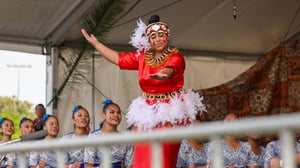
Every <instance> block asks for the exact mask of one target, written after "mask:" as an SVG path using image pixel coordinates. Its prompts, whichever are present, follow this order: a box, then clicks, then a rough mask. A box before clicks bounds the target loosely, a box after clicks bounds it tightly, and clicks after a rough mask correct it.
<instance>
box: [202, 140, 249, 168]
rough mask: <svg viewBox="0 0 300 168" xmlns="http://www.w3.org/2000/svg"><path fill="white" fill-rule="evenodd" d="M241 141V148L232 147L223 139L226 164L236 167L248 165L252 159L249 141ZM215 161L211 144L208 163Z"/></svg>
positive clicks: (226, 165)
mask: <svg viewBox="0 0 300 168" xmlns="http://www.w3.org/2000/svg"><path fill="white" fill-rule="evenodd" d="M239 142H240V148H239V149H232V148H231V147H230V146H228V145H227V144H226V143H225V141H224V140H223V141H222V145H223V152H224V166H225V167H228V166H235V167H236V168H241V167H247V166H248V164H249V163H250V162H253V161H251V160H250V159H251V156H250V155H251V147H250V144H249V143H248V142H243V141H239ZM212 161H213V145H212V144H210V145H209V147H208V160H207V163H208V164H209V163H212Z"/></svg>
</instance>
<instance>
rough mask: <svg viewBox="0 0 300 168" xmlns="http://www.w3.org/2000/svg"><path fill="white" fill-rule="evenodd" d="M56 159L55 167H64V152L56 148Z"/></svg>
mask: <svg viewBox="0 0 300 168" xmlns="http://www.w3.org/2000/svg"><path fill="white" fill-rule="evenodd" d="M55 152H56V160H57V167H59V168H65V167H66V166H65V155H64V152H63V151H61V150H56V151H55Z"/></svg>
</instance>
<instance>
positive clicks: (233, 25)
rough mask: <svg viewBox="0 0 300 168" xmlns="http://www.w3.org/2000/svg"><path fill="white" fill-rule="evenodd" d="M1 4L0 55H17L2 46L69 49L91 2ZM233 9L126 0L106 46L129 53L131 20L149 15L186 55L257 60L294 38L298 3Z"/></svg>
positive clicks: (227, 2) (214, 0) (243, 2)
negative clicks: (156, 17) (164, 27)
mask: <svg viewBox="0 0 300 168" xmlns="http://www.w3.org/2000/svg"><path fill="white" fill-rule="evenodd" d="M0 2H1V6H0V9H1V10H0V21H1V24H0V32H1V33H0V49H12V50H17V51H18V50H19V51H22V47H15V48H13V47H10V48H7V45H2V43H10V44H18V45H20V44H21V45H27V46H35V47H36V46H43V45H55V46H62V45H67V44H72V42H74V41H76V40H77V39H79V38H80V36H81V34H80V28H81V23H82V21H83V19H84V16H86V15H87V14H88V13H89V12H90V11H91V9H92V7H93V6H94V4H95V3H96V0H88V1H87V0H64V1H61V0H43V1H37V0H26V1H20V0H0ZM236 5H237V19H233V10H232V9H233V0H201V1H199V0H164V1H161V0H151V1H150V0H143V1H142V0H130V1H129V3H128V5H127V6H126V8H127V9H126V10H125V12H126V11H129V9H131V8H132V7H133V8H132V9H131V10H130V11H129V12H128V13H127V15H125V16H124V17H122V18H121V19H120V20H119V21H118V22H117V23H116V25H115V26H114V28H113V29H112V30H111V32H110V33H109V34H108V36H107V39H106V43H107V44H110V45H112V46H115V47H116V48H118V47H120V48H122V49H123V50H133V48H131V47H130V46H129V45H128V41H129V36H130V34H131V33H132V31H133V30H134V28H135V26H136V20H137V19H138V18H142V20H143V21H145V22H146V21H147V20H148V18H149V17H150V16H151V15H152V14H159V15H160V16H161V21H163V22H166V23H168V25H169V26H170V28H171V39H170V41H171V43H172V44H173V45H176V46H178V47H179V48H180V49H181V50H182V51H185V53H184V54H185V55H205V56H207V55H218V54H219V55H220V56H230V55H241V56H245V57H248V56H249V57H250V56H251V55H253V56H260V55H264V54H266V53H267V52H268V51H270V50H271V49H273V48H275V47H276V45H277V44H276V43H274V41H276V40H277V41H278V39H282V41H285V40H288V39H290V38H295V36H299V32H300V12H299V6H300V1H299V0H286V1H282V0H263V1H262V0H236ZM35 51H37V50H35ZM35 51H34V50H33V51H32V52H35ZM26 52H28V49H26Z"/></svg>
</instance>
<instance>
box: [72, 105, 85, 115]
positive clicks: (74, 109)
mask: <svg viewBox="0 0 300 168" xmlns="http://www.w3.org/2000/svg"><path fill="white" fill-rule="evenodd" d="M82 108H83V107H82V106H80V105H77V106H74V108H73V110H72V113H73V114H74V113H75V112H76V111H78V110H79V109H82Z"/></svg>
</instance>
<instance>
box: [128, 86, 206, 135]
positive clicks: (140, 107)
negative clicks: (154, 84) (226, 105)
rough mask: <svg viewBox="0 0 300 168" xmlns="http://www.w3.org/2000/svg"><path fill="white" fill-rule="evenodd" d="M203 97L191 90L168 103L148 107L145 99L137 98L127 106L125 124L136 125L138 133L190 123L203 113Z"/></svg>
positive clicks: (158, 103)
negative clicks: (169, 123) (168, 125)
mask: <svg viewBox="0 0 300 168" xmlns="http://www.w3.org/2000/svg"><path fill="white" fill-rule="evenodd" d="M202 100H203V97H202V96H200V95H199V94H198V93H195V92H193V91H192V90H185V91H183V92H181V93H180V94H178V96H174V97H172V98H171V99H170V101H169V102H168V103H165V102H157V103H155V104H153V105H149V104H148V103H147V102H146V99H144V98H143V97H138V98H136V99H135V100H133V102H132V103H131V105H130V106H129V109H128V112H127V114H126V118H127V123H128V124H129V125H136V126H137V128H138V129H139V130H140V131H147V130H151V129H153V128H155V127H156V126H157V125H158V124H164V123H166V122H171V123H172V124H174V125H176V123H178V122H181V121H185V122H187V121H188V120H189V121H192V120H194V119H195V116H196V114H197V113H198V112H199V111H205V112H206V108H205V106H204V104H203V103H202Z"/></svg>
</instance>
